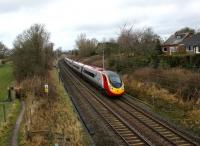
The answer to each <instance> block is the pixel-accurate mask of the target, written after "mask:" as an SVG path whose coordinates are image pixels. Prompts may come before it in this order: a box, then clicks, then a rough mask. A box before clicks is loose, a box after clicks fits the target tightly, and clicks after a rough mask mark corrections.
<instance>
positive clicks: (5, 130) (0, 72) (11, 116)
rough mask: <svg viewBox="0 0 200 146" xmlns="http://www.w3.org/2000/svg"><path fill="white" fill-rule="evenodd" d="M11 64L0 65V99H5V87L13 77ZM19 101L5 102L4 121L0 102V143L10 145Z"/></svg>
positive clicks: (4, 145) (5, 145) (2, 145)
mask: <svg viewBox="0 0 200 146" xmlns="http://www.w3.org/2000/svg"><path fill="white" fill-rule="evenodd" d="M12 71H13V67H12V64H3V65H0V101H4V100H6V99H7V96H8V95H7V88H8V87H9V86H10V85H11V84H12V81H13V79H14V77H13V73H12ZM19 105H20V104H19V102H18V101H14V102H12V103H5V109H6V122H4V116H3V105H2V104H0V145H1V146H8V145H10V138H11V132H12V128H13V126H14V124H15V121H16V119H17V116H18V113H19V109H20V108H19Z"/></svg>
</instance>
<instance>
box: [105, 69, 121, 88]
mask: <svg viewBox="0 0 200 146" xmlns="http://www.w3.org/2000/svg"><path fill="white" fill-rule="evenodd" d="M108 77H109V81H110V83H111V84H112V86H113V87H115V88H119V87H121V86H122V81H121V79H120V77H119V75H117V74H114V73H112V74H109V75H108Z"/></svg>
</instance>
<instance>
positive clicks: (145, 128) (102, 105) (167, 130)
mask: <svg viewBox="0 0 200 146" xmlns="http://www.w3.org/2000/svg"><path fill="white" fill-rule="evenodd" d="M63 71H64V72H65V74H66V76H68V80H70V82H71V84H73V85H74V87H76V88H77V90H79V92H80V93H81V94H82V96H83V97H84V99H85V100H87V102H88V103H89V104H90V105H91V107H92V108H94V109H95V111H96V112H97V113H99V115H101V117H102V118H103V119H104V120H105V121H106V122H107V123H108V124H109V125H110V127H112V128H113V130H114V131H115V132H116V133H117V134H118V135H119V136H120V137H121V138H122V139H123V140H124V141H125V142H126V143H127V144H128V145H153V144H154V143H155V145H160V144H162V145H180V146H189V145H199V144H198V143H196V142H194V141H192V140H191V139H189V138H187V137H186V136H184V135H183V134H182V133H180V132H179V131H177V130H175V129H173V128H171V127H170V126H169V125H166V124H164V123H163V122H161V121H159V120H158V119H156V118H154V117H153V116H152V115H149V114H148V113H146V112H145V111H143V110H142V109H140V108H139V107H137V106H136V105H134V104H131V103H130V102H128V101H127V100H126V99H125V98H120V99H119V100H112V101H111V100H109V99H108V98H105V97H104V96H102V95H99V94H97V93H96V90H95V89H91V88H88V87H87V84H86V83H84V82H81V80H78V79H77V77H76V76H74V75H73V74H72V72H71V71H70V70H69V69H68V68H67V67H64V65H63ZM97 95H98V96H97ZM108 105H109V106H108ZM135 127H137V128H135ZM141 133H143V134H144V135H145V136H143V134H141ZM147 137H148V138H147ZM155 137H156V138H155ZM158 139H160V140H159V141H158Z"/></svg>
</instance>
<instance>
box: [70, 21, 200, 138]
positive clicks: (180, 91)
mask: <svg viewBox="0 0 200 146" xmlns="http://www.w3.org/2000/svg"><path fill="white" fill-rule="evenodd" d="M188 31H189V32H191V31H192V32H194V31H195V30H194V29H191V28H188V27H186V28H183V29H180V30H178V31H177V32H188ZM84 36H86V35H84ZM94 39H95V38H94ZM94 39H93V40H94ZM90 41H91V40H90ZM78 42H79V43H78ZM87 42H88V39H87V38H86V37H85V38H84V37H82V38H81V37H80V36H79V37H78V38H77V40H76V49H75V50H71V51H69V52H67V55H68V57H71V58H72V59H77V60H79V61H80V62H83V63H86V64H90V65H95V66H99V67H102V64H103V63H102V56H103V54H104V60H105V62H104V64H105V68H106V69H109V70H113V71H116V72H118V73H119V74H121V76H122V78H123V80H124V82H125V89H126V91H127V92H128V93H129V94H132V95H133V96H135V97H137V98H140V99H142V100H144V101H145V102H147V103H149V104H151V105H154V106H153V110H154V111H156V112H157V113H159V114H160V115H162V116H163V117H165V118H166V119H169V120H170V121H173V122H174V123H176V125H180V127H181V128H185V129H187V130H188V131H192V132H194V133H196V134H197V135H200V129H199V127H200V117H199V112H200V86H199V82H200V74H199V73H200V59H199V58H200V56H199V55H191V54H174V55H172V56H167V55H166V54H163V53H162V49H161V44H162V43H163V40H162V39H161V38H160V37H159V36H158V35H157V34H156V33H155V32H153V30H152V29H151V28H144V29H134V27H133V26H131V27H128V26H127V25H126V24H125V25H124V26H122V27H120V32H119V36H118V37H117V38H111V39H107V40H104V41H101V42H98V43H97V45H95V49H94V48H93V49H92V50H91V49H90V48H91V47H88V50H89V52H91V51H93V52H91V53H90V55H89V54H87V55H86V54H84V53H82V52H83V50H84V51H86V50H87V45H88V46H89V44H88V43H87ZM83 48H84V49H83Z"/></svg>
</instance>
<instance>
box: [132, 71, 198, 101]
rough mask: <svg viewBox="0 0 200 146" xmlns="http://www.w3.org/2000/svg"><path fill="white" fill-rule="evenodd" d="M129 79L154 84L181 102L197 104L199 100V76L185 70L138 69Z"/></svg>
mask: <svg viewBox="0 0 200 146" xmlns="http://www.w3.org/2000/svg"><path fill="white" fill-rule="evenodd" d="M131 78H133V79H135V80H137V81H141V82H145V83H151V82H152V83H154V84H155V85H156V86H157V87H158V88H164V89H166V90H168V91H169V92H171V93H173V94H175V95H176V98H179V99H180V100H183V101H191V100H193V101H195V102H199V99H200V84H199V83H200V74H199V73H194V72H191V71H189V70H185V69H179V68H176V69H166V70H164V69H152V68H142V69H138V70H136V71H135V72H133V74H132V75H131Z"/></svg>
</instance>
